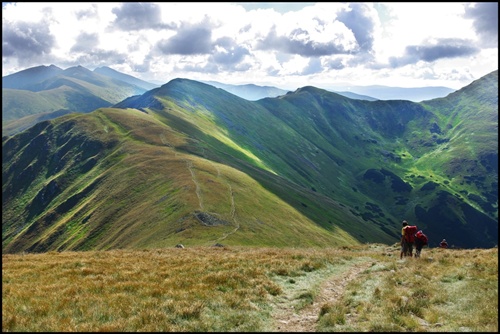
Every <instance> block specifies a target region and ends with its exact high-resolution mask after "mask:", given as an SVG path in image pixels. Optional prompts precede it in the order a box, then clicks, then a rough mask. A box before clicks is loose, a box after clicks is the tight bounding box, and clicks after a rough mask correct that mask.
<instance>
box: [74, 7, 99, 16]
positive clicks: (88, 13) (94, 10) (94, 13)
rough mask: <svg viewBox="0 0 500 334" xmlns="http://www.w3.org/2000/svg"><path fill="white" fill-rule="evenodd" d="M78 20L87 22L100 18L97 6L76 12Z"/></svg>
mask: <svg viewBox="0 0 500 334" xmlns="http://www.w3.org/2000/svg"><path fill="white" fill-rule="evenodd" d="M75 15H76V18H77V20H85V19H90V18H94V19H95V18H98V15H97V5H95V4H94V5H91V6H90V8H87V9H83V10H79V11H76V12H75Z"/></svg>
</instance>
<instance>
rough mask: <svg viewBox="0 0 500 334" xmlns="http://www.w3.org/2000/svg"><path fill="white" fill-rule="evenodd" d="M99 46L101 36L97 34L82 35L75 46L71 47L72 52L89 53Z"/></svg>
mask: <svg viewBox="0 0 500 334" xmlns="http://www.w3.org/2000/svg"><path fill="white" fill-rule="evenodd" d="M98 44H99V35H98V34H97V33H94V34H87V33H85V32H83V33H81V34H80V35H78V36H77V37H76V42H75V44H74V45H73V46H72V47H71V49H70V52H89V50H93V49H94V48H95V47H96V46H97V45H98Z"/></svg>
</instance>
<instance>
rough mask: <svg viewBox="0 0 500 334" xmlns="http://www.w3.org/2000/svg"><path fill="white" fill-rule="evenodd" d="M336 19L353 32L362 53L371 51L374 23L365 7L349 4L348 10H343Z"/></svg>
mask: <svg viewBox="0 0 500 334" xmlns="http://www.w3.org/2000/svg"><path fill="white" fill-rule="evenodd" d="M337 19H338V20H339V21H340V22H342V23H344V24H345V26H346V27H347V28H348V29H350V30H351V31H352V32H353V34H354V37H355V38H356V41H357V42H358V46H359V48H360V49H361V50H362V51H365V52H369V51H370V50H371V49H372V47H373V39H374V37H373V30H374V26H375V22H374V20H373V18H372V16H371V13H370V9H369V7H368V6H367V5H365V4H361V3H350V4H349V10H347V9H343V10H342V11H341V12H340V13H339V14H338V15H337Z"/></svg>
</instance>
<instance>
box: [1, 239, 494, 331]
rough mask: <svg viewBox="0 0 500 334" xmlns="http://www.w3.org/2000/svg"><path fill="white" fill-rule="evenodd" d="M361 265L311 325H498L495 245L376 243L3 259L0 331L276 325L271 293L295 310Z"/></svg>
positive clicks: (402, 328)
mask: <svg viewBox="0 0 500 334" xmlns="http://www.w3.org/2000/svg"><path fill="white" fill-rule="evenodd" d="M359 264H363V265H366V268H368V269H366V270H364V271H362V272H361V273H360V274H358V275H357V276H356V277H355V278H354V279H352V280H351V281H350V282H349V283H348V284H347V286H346V288H345V291H341V292H342V293H341V296H339V297H338V298H337V299H336V300H331V301H328V302H326V303H323V304H322V305H321V311H320V312H319V314H318V315H317V316H318V318H317V321H316V323H315V325H316V331H345V332H358V331H359V332H362V331H395V332H401V331H403V332H410V331H421V332H425V331H429V332H431V331H432V332H456V331H458V332H460V331H473V332H498V320H497V319H498V248H492V249H472V250H459V249H447V250H444V249H437V248H431V249H429V248H424V250H423V251H422V257H421V258H420V259H415V258H406V259H403V260H400V259H399V249H398V247H397V245H393V246H387V245H380V244H366V245H362V246H354V247H342V248H327V249H319V248H301V249H295V248H243V247H193V248H185V249H178V248H169V249H153V250H112V251H89V252H61V253H57V252H49V253H43V254H15V255H13V254H8V255H5V254H4V255H2V331H3V332H12V331H66V332H67V331H120V332H122V331H183V332H189V331H198V332H199V331H204V332H213V331H233V332H240V331H241V332H243V331H278V329H277V328H278V326H277V324H276V321H275V319H273V307H275V306H276V302H277V300H278V299H281V300H283V299H286V300H288V301H289V302H290V303H292V304H294V305H295V310H296V312H300V309H301V308H303V307H305V306H307V305H308V304H311V303H313V302H314V299H315V298H316V297H317V296H318V294H319V293H321V289H320V286H321V284H322V283H323V282H325V281H326V280H328V279H329V278H331V277H333V276H334V275H335V273H336V272H337V270H338V269H339V268H344V269H345V268H349V267H354V266H355V265H359ZM344 269H343V270H344ZM339 292H340V291H339Z"/></svg>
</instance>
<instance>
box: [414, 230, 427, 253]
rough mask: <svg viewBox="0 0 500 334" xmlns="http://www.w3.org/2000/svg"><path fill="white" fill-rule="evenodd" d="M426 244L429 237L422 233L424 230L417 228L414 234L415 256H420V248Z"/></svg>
mask: <svg viewBox="0 0 500 334" xmlns="http://www.w3.org/2000/svg"><path fill="white" fill-rule="evenodd" d="M428 244H429V239H428V238H427V236H426V235H425V234H424V232H422V230H419V231H418V232H417V233H416V234H415V257H420V253H421V252H422V248H423V247H424V246H425V245H428Z"/></svg>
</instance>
